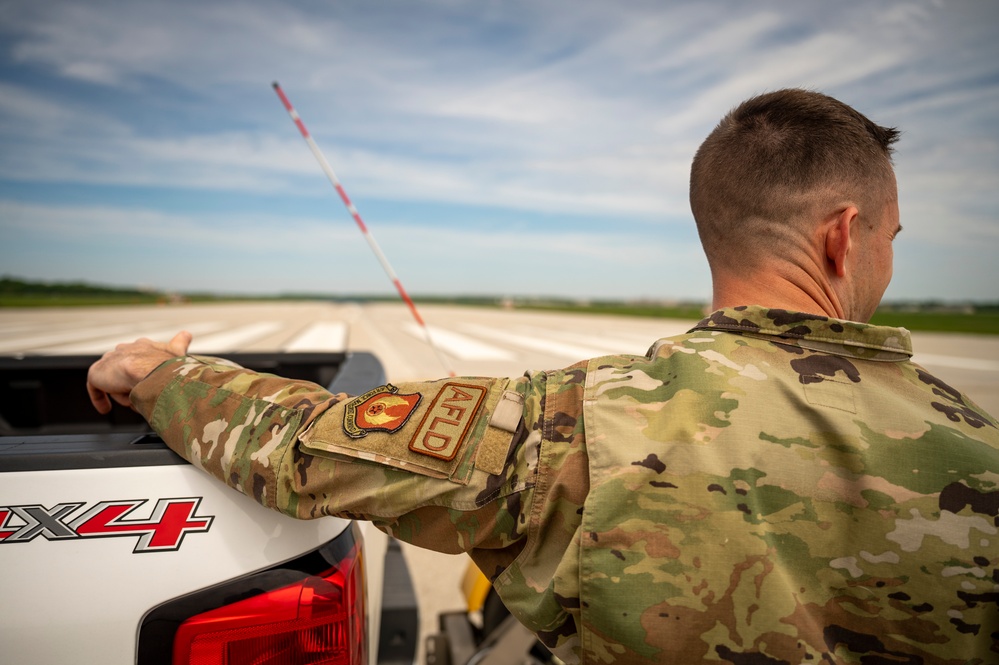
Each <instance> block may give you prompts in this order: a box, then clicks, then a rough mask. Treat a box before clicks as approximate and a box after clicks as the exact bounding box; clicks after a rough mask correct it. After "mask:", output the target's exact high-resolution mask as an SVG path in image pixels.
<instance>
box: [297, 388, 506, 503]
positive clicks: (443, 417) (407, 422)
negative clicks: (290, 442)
mask: <svg viewBox="0 0 999 665" xmlns="http://www.w3.org/2000/svg"><path fill="white" fill-rule="evenodd" d="M506 383H507V382H506V381H505V380H498V379H468V378H461V379H450V380H443V381H434V382H425V383H409V384H400V385H399V386H394V385H392V384H388V385H385V386H379V387H378V388H375V389H374V390H370V391H368V392H367V393H365V394H363V395H359V396H358V397H355V398H353V399H350V400H347V401H344V402H341V403H339V404H335V405H334V406H332V407H331V408H330V409H329V410H327V411H326V412H325V413H323V414H322V415H321V416H320V417H319V418H318V419H317V420H316V421H315V422H314V423H313V424H312V426H311V427H310V428H309V429H308V430H307V431H306V432H305V433H304V434H302V436H301V448H302V450H303V451H304V452H307V453H310V454H313V455H318V456H324V457H333V458H348V459H359V460H365V461H368V462H374V463H376V464H381V465H385V466H390V467H393V468H396V469H400V470H403V471H409V472H412V473H417V474H420V475H424V476H430V477H433V478H447V479H449V480H451V481H453V482H455V483H459V484H462V485H465V484H468V482H469V479H470V478H471V475H472V472H473V471H474V470H475V469H476V468H479V469H480V470H483V471H486V472H487V473H491V474H494V475H495V474H498V473H500V471H501V470H502V464H497V460H498V459H505V457H506V453H507V452H508V450H509V447H510V444H511V442H512V439H513V434H512V429H513V428H509V431H507V427H506V426H507V425H508V423H509V421H510V416H509V412H510V408H511V407H510V400H511V399H512V398H511V397H510V394H511V393H510V391H506V392H504V386H505V384H506ZM513 395H515V396H516V397H517V398H519V397H520V396H519V395H518V394H516V393H513ZM522 402H523V400H522V398H521V402H520V403H521V408H522ZM497 410H498V411H499V412H500V414H501V415H502V417H500V418H499V419H498V420H497V419H496V418H494V417H493V416H494V414H496V413H497ZM490 421H493V423H492V424H491V422H490ZM476 458H479V462H478V463H477V462H476Z"/></svg>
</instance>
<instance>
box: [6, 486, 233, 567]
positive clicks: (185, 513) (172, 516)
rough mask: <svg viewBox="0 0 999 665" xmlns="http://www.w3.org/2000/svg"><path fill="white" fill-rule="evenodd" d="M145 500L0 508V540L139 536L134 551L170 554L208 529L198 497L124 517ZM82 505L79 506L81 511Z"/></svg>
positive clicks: (209, 520)
mask: <svg viewBox="0 0 999 665" xmlns="http://www.w3.org/2000/svg"><path fill="white" fill-rule="evenodd" d="M146 502H147V500H146V499H137V500H133V501H101V502H99V503H96V504H94V505H93V506H91V507H89V508H86V507H83V506H84V504H83V503H82V502H80V503H60V504H56V505H55V506H53V507H52V508H46V507H45V506H41V505H28V506H6V507H5V506H0V544H5V543H26V542H28V541H30V540H34V539H35V538H36V537H38V536H42V537H43V538H45V539H46V540H69V539H74V538H101V537H104V538H107V537H121V536H138V537H139V542H138V543H137V544H136V546H135V549H133V550H132V552H135V553H140V552H173V551H176V550H178V549H180V544H181V543H182V542H183V540H184V536H186V535H187V534H188V533H197V532H201V531H208V529H210V528H211V526H212V520H214V519H215V517H214V516H212V515H195V513H196V512H197V511H198V506H199V505H200V504H201V497H188V498H183V499H160V500H159V501H157V502H156V505H155V506H154V507H153V511H152V514H151V515H150V516H149V517H148V518H146V519H142V518H140V519H127V518H128V516H129V515H131V514H132V513H133V512H134V511H135V509H136V508H138V507H139V506H141V505H143V504H144V503H146ZM81 507H83V508H82V510H81Z"/></svg>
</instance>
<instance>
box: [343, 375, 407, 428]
mask: <svg viewBox="0 0 999 665" xmlns="http://www.w3.org/2000/svg"><path fill="white" fill-rule="evenodd" d="M421 399H422V397H421V396H420V394H419V393H412V394H409V395H404V394H403V395H400V394H399V389H398V388H396V387H395V386H393V385H392V384H388V385H384V386H380V387H378V388H375V389H374V390H369V391H368V392H366V393H364V394H363V395H361V396H359V397H355V398H354V399H352V400H351V401H350V402H348V403H347V405H346V406H345V407H344V414H343V429H344V431H345V432H346V433H347V436H349V437H351V438H353V439H360V438H361V437H363V436H367V434H368V432H388V433H389V434H391V433H392V432H396V431H398V430H399V429H400V428H401V427H402V426H403V425H405V424H406V421H408V420H409V417H410V416H411V415H413V411H415V410H416V407H417V406H418V405H419V403H420V400H421Z"/></svg>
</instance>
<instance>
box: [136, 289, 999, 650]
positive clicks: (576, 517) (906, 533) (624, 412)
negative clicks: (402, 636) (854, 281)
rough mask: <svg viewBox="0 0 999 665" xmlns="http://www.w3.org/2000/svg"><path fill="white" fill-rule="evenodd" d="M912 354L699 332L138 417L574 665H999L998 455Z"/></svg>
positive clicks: (836, 325) (802, 320)
mask: <svg viewBox="0 0 999 665" xmlns="http://www.w3.org/2000/svg"><path fill="white" fill-rule="evenodd" d="M910 355H911V348H910V345H909V337H908V333H907V332H906V331H905V330H901V329H895V328H884V327H875V326H868V325H863V324H858V323H851V322H846V321H837V320H833V319H827V318H824V317H818V316H814V315H802V314H794V313H790V312H786V311H783V310H765V309H760V308H754V307H749V308H734V309H726V310H721V311H718V312H715V313H714V314H712V315H711V316H710V317H708V318H707V319H705V320H703V321H701V322H700V323H699V324H698V325H697V326H696V327H695V328H694V329H693V330H692V331H691V332H690V333H688V334H687V335H683V336H679V337H675V338H669V339H662V340H660V341H658V342H656V343H655V345H654V346H653V347H652V348H651V349H650V351H649V354H648V355H647V356H645V357H636V356H611V357H605V358H597V359H593V360H589V361H585V362H581V363H578V364H576V365H573V366H571V367H568V368H566V369H563V370H559V371H551V372H532V373H528V374H527V375H525V376H524V377H520V378H516V379H482V378H462V379H450V380H443V381H436V382H428V383H412V384H400V385H398V386H391V385H390V386H383V387H380V388H377V389H374V390H372V391H371V392H369V393H366V394H365V395H361V396H357V397H356V398H348V397H347V396H345V395H331V394H330V393H328V392H326V391H325V390H323V389H322V388H321V387H319V386H316V385H313V384H308V383H303V382H289V381H287V380H284V379H280V378H277V377H272V376H268V375H260V374H254V373H251V372H248V371H246V370H243V369H241V368H238V367H235V366H233V365H231V364H228V363H225V362H224V361H219V360H216V359H205V358H194V357H186V358H179V359H176V360H173V361H170V362H168V363H166V364H165V365H163V366H161V367H160V368H159V369H157V370H156V371H155V372H153V373H152V374H151V375H150V376H149V377H147V378H146V379H145V380H144V381H143V382H141V383H140V384H139V385H138V386H137V387H136V389H135V391H134V392H133V394H132V399H133V403H134V404H135V405H136V406H137V408H138V409H139V410H140V411H141V412H142V413H143V415H144V416H145V417H146V418H147V419H148V420H149V422H150V423H151V424H152V426H153V427H154V428H155V429H156V430H157V431H159V432H160V433H161V434H162V435H163V438H164V439H165V440H166V441H167V443H168V444H169V445H170V446H171V447H172V448H173V449H174V450H176V451H177V452H179V453H180V454H181V455H183V456H185V457H186V458H188V459H189V460H191V461H192V462H193V463H194V464H196V465H198V466H200V467H202V468H203V469H205V470H206V471H208V472H209V473H212V474H214V475H215V476H217V477H219V478H220V479H222V480H223V481H224V482H226V483H228V484H229V485H230V486H232V487H234V488H235V489H237V490H239V491H241V492H243V493H245V494H247V495H249V496H251V497H253V498H254V499H256V500H257V501H259V502H260V503H262V504H264V505H266V506H269V507H271V508H274V509H277V510H281V511H284V512H286V513H288V514H290V515H293V516H295V517H300V518H312V517H318V516H321V515H331V514H336V515H342V516H346V517H351V518H361V519H368V520H372V521H374V522H375V523H376V524H377V525H378V526H379V527H380V528H382V529H384V530H386V531H388V532H389V533H391V534H392V535H394V536H396V537H398V538H401V539H404V540H407V541H410V542H413V543H415V544H417V545H421V546H424V547H429V548H433V549H437V550H441V551H445V552H460V551H465V552H469V553H470V554H471V556H472V557H473V558H474V560H475V562H476V563H477V564H478V565H479V567H480V568H481V569H482V570H483V571H484V572H486V573H487V574H488V575H489V576H490V577H491V578H492V580H493V583H494V585H495V587H496V589H497V590H498V591H499V593H500V595H501V597H502V598H503V599H504V601H505V602H506V604H507V605H508V607H509V608H510V609H511V610H512V611H513V612H514V614H516V615H517V616H518V617H519V618H520V619H521V620H522V621H523V622H524V623H525V624H526V625H527V626H528V627H530V628H531V629H533V630H534V631H535V632H536V633H537V634H538V635H539V637H540V638H541V639H542V640H543V641H544V642H545V644H547V645H548V646H549V647H550V648H551V649H552V650H553V651H554V652H555V653H556V654H557V655H558V656H560V657H561V658H562V659H563V660H564V661H565V662H569V663H571V662H583V663H673V662H676V663H739V664H742V663H838V662H863V663H888V662H892V663H894V662H901V663H981V664H984V663H997V662H999V605H997V601H999V570H997V569H999V430H997V424H996V421H995V420H994V419H993V418H992V417H990V416H989V415H987V414H985V413H984V412H982V410H981V409H979V408H978V407H977V406H976V405H975V404H973V403H972V402H971V401H969V400H968V399H967V398H966V397H965V396H964V395H962V394H961V393H960V392H958V391H956V390H954V389H953V388H951V387H950V386H948V385H947V384H945V383H944V382H942V381H940V380H939V379H937V378H935V377H933V376H932V375H931V374H929V373H928V372H926V371H925V370H924V369H922V368H920V367H918V366H917V365H914V364H912V363H911V362H909V357H910Z"/></svg>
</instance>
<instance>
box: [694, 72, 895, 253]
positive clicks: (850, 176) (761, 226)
mask: <svg viewBox="0 0 999 665" xmlns="http://www.w3.org/2000/svg"><path fill="white" fill-rule="evenodd" d="M898 137H899V132H898V130H897V129H895V128H893V127H881V126H880V125H877V124H875V123H873V122H872V121H871V120H869V119H868V118H867V117H865V116H864V115H862V114H861V113H859V112H858V111H856V110H854V109H853V108H851V107H850V106H847V105H846V104H844V103H842V102H840V101H838V100H836V99H833V98H832V97H829V96H827V95H824V94H822V93H819V92H813V91H809V90H801V89H787V90H778V91H776V92H771V93H767V94H763V95H759V96H757V97H753V98H751V99H749V100H747V101H745V102H743V103H742V104H740V105H739V106H737V107H736V108H734V109H733V110H732V111H730V112H729V113H728V114H727V115H726V116H725V117H724V118H722V120H721V122H720V123H719V124H718V126H717V127H715V129H714V130H713V131H712V132H711V134H710V135H709V136H708V138H707V139H705V141H704V143H703V144H701V147H700V148H699V149H698V151H697V154H696V155H695V156H694V161H693V165H692V166H691V172H690V207H691V211H692V212H693V214H694V219H695V221H696V222H697V229H698V233H699V234H700V236H701V243H702V244H703V245H704V250H705V253H706V254H707V256H708V261H709V262H711V263H712V264H713V262H714V261H715V260H724V261H729V260H732V259H735V258H736V257H738V258H739V259H740V260H743V261H745V260H746V259H747V258H751V257H749V256H747V255H751V254H752V253H753V252H763V253H770V254H772V253H778V254H779V253H780V252H781V250H782V249H783V248H784V247H782V245H783V244H784V243H788V242H792V243H793V242H795V241H800V236H801V234H802V233H807V232H808V229H806V228H802V226H801V225H802V224H803V223H805V221H806V220H807V219H808V218H809V216H810V215H813V214H815V213H819V214H825V212H826V211H824V210H822V209H821V206H823V205H828V204H833V205H834V204H835V203H836V201H842V200H844V199H851V200H854V201H855V202H857V203H858V204H863V205H868V206H872V207H879V206H882V205H885V203H886V201H887V200H888V198H889V193H890V192H894V191H895V189H894V172H893V170H892V165H891V154H892V144H893V143H895V141H897V140H898Z"/></svg>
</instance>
